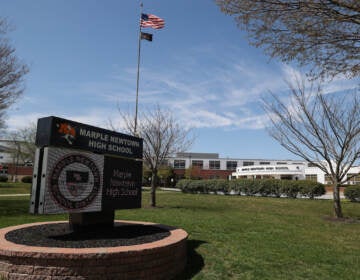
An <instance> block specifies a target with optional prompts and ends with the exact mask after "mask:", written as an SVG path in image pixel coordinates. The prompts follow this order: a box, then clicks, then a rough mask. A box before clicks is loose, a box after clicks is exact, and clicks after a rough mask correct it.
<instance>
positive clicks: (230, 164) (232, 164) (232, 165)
mask: <svg viewBox="0 0 360 280" xmlns="http://www.w3.org/2000/svg"><path fill="white" fill-rule="evenodd" d="M191 166H193V167H197V168H200V169H203V168H204V161H203V160H192V161H191ZM236 167H237V161H231V160H229V161H227V162H226V170H234V171H235V170H236ZM174 168H175V169H185V160H177V159H176V160H174ZM209 169H212V170H220V160H209Z"/></svg>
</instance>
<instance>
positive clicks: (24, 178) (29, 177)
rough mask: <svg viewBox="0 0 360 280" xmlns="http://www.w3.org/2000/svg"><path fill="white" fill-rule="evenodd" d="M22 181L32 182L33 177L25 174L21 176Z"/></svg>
mask: <svg viewBox="0 0 360 280" xmlns="http://www.w3.org/2000/svg"><path fill="white" fill-rule="evenodd" d="M21 182H23V183H30V184H31V183H32V177H31V176H24V177H22V178H21Z"/></svg>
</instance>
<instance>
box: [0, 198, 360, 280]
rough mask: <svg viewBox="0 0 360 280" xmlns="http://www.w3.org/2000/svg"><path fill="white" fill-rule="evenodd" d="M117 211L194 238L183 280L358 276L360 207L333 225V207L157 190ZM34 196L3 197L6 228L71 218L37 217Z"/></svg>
mask: <svg viewBox="0 0 360 280" xmlns="http://www.w3.org/2000/svg"><path fill="white" fill-rule="evenodd" d="M143 199H144V202H143V206H144V207H143V208H142V209H136V210H121V211H117V212H116V218H117V219H125V220H138V221H151V222H157V223H163V224H168V225H173V226H177V227H180V228H183V229H184V230H186V231H187V232H188V233H189V240H188V265H187V267H186V271H185V272H184V274H183V275H181V277H179V279H292V280H293V279H351V280H353V279H360V203H356V204H355V203H350V202H344V203H343V208H344V214H345V216H350V217H352V218H353V220H352V221H350V222H334V221H331V220H330V219H328V217H329V216H331V215H332V202H331V201H324V200H306V199H304V200H300V199H298V200H293V199H277V198H260V197H239V196H234V197H232V196H215V195H192V194H182V193H175V192H158V195H157V202H158V207H157V208H150V207H148V205H149V192H144V195H143ZM28 206H29V198H28V197H0V227H4V226H9V225H14V224H21V223H28V222H34V221H40V220H41V221H43V220H60V219H62V220H63V219H67V216H66V215H48V216H33V215H29V214H27V213H28Z"/></svg>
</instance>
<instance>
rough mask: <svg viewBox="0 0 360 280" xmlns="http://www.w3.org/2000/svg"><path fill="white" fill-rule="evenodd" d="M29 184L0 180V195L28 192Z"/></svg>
mask: <svg viewBox="0 0 360 280" xmlns="http://www.w3.org/2000/svg"><path fill="white" fill-rule="evenodd" d="M30 190H31V184H27V183H11V182H0V195H6V194H30Z"/></svg>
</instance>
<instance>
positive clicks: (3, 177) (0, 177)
mask: <svg viewBox="0 0 360 280" xmlns="http://www.w3.org/2000/svg"><path fill="white" fill-rule="evenodd" d="M7 181H8V177H7V176H4V175H2V176H0V182H7Z"/></svg>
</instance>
